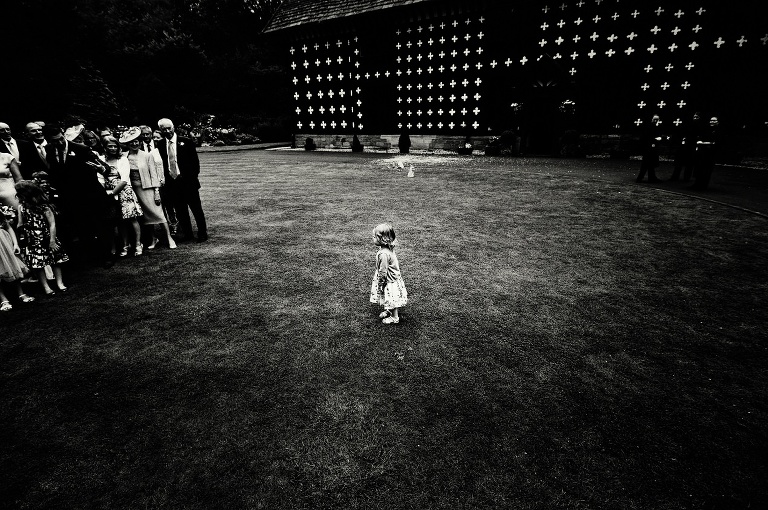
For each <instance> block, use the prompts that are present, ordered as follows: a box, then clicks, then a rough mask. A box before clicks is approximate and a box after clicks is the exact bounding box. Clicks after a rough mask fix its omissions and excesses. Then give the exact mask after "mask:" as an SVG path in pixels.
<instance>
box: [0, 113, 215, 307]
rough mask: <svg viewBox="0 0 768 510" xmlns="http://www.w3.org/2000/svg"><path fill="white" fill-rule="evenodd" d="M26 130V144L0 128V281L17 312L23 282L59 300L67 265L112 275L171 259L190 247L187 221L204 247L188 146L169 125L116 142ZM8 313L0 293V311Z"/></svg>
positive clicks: (49, 127) (129, 133)
mask: <svg viewBox="0 0 768 510" xmlns="http://www.w3.org/2000/svg"><path fill="white" fill-rule="evenodd" d="M25 130H26V134H27V139H26V140H21V139H18V140H17V139H16V138H14V137H13V134H12V131H11V129H10V127H9V126H8V124H5V123H2V122H0V206H1V207H2V212H3V214H1V215H0V229H1V230H2V231H1V232H0V280H2V281H4V282H8V283H10V284H11V285H13V286H14V287H15V290H16V292H17V293H18V295H19V301H20V302H29V301H31V300H33V299H34V298H31V297H30V296H27V295H26V294H25V293H23V291H22V289H21V285H20V280H21V278H23V277H24V276H26V275H28V273H30V272H31V275H30V276H31V277H32V278H33V279H37V280H38V281H39V282H40V284H41V286H42V290H43V292H44V293H45V294H46V295H54V294H55V293H56V291H57V290H58V291H66V290H67V287H66V286H65V285H64V282H63V277H62V273H61V264H63V263H64V262H67V261H69V259H70V257H72V258H73V259H81V260H84V261H95V262H97V263H99V264H102V265H103V266H104V267H111V266H112V265H113V264H114V262H115V261H116V260H117V259H118V258H120V257H126V256H128V255H129V254H132V255H134V256H140V255H142V254H143V253H144V250H152V249H155V247H156V246H158V245H159V244H161V243H162V244H165V245H167V246H168V247H169V248H170V249H175V248H176V246H177V245H176V243H177V242H185V241H191V240H193V239H194V237H193V230H192V221H191V218H190V211H191V212H192V215H193V216H194V218H195V223H196V225H197V238H196V240H197V241H198V242H205V241H207V240H208V230H207V224H206V220H205V214H204V213H203V208H202V204H201V201H200V195H199V189H200V181H199V178H198V176H199V173H200V162H199V159H198V155H197V149H196V147H195V142H194V140H192V139H189V138H185V137H181V136H178V135H177V134H176V132H175V128H174V124H173V122H172V121H171V120H170V119H161V120H160V121H159V122H158V129H157V130H155V131H153V130H152V129H151V128H150V127H149V126H141V127H131V128H128V129H126V130H124V131H123V132H122V133H120V134H119V135H117V136H115V135H113V133H112V132H111V131H110V130H102V131H100V132H99V133H98V134H97V133H95V132H93V131H90V130H86V129H85V128H84V127H83V126H82V125H78V126H71V127H69V128H68V129H67V130H66V131H65V130H63V129H62V128H61V127H60V126H58V125H56V124H51V123H49V124H46V123H43V122H30V123H28V124H27V125H26V129H25ZM156 227H157V228H158V229H159V230H160V231H161V234H162V235H161V237H162V241H160V240H158V239H157V237H156V236H155V233H156V232H155V231H156ZM174 237H175V239H174ZM49 279H51V280H53V281H54V282H55V287H56V288H54V287H53V286H52V284H51V282H49ZM11 308H12V306H11V304H10V301H9V300H8V299H6V296H5V294H3V293H2V289H0V311H6V310H9V309H11Z"/></svg>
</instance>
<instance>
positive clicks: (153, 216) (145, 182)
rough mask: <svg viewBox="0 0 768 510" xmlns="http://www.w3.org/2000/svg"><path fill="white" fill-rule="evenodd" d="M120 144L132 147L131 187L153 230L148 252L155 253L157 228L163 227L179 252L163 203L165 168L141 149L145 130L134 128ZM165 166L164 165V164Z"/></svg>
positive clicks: (130, 165)
mask: <svg viewBox="0 0 768 510" xmlns="http://www.w3.org/2000/svg"><path fill="white" fill-rule="evenodd" d="M120 143H122V144H125V145H126V146H127V147H128V154H127V160H128V165H129V168H130V183H131V187H132V188H133V190H134V192H135V193H136V198H137V199H138V200H139V203H140V204H141V208H142V209H143V211H144V221H143V223H144V225H145V226H147V227H148V228H147V229H148V230H149V229H151V232H150V234H151V236H152V237H151V241H150V244H148V245H147V249H148V250H153V249H154V248H155V246H156V245H157V242H158V240H157V239H156V238H155V232H154V226H155V225H162V227H163V230H164V231H165V237H166V239H167V241H168V247H169V248H171V249H174V248H176V242H175V241H174V240H173V238H172V237H171V231H170V229H169V228H168V222H167V221H166V219H165V214H163V208H162V206H161V201H160V179H161V178H162V175H163V174H162V167H160V169H159V170H158V167H157V164H156V161H155V158H153V157H152V155H151V154H150V153H148V152H145V151H143V150H141V149H140V147H141V129H139V128H138V127H132V128H129V129H127V130H126V131H125V132H124V133H123V135H122V136H121V137H120ZM161 164H162V163H161Z"/></svg>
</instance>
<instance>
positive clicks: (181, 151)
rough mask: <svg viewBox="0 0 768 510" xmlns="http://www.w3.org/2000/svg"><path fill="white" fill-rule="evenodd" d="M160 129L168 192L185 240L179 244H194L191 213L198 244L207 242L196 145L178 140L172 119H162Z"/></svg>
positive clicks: (159, 124)
mask: <svg viewBox="0 0 768 510" xmlns="http://www.w3.org/2000/svg"><path fill="white" fill-rule="evenodd" d="M157 127H158V128H160V132H161V133H162V134H163V140H160V141H159V142H158V143H157V149H158V152H160V157H161V159H162V160H163V170H164V175H165V188H166V192H167V195H168V196H170V197H171V205H172V206H173V208H174V209H175V210H176V218H177V220H178V221H179V228H180V229H181V236H182V237H180V238H179V241H180V242H183V241H190V240H192V221H191V220H190V218H189V211H190V210H191V211H192V214H193V215H194V217H195V223H197V242H199V243H202V242H205V241H207V240H208V227H207V225H206V223H205V214H204V213H203V206H202V204H201V203H200V192H199V191H198V190H199V189H200V181H199V179H198V176H199V175H200V160H199V159H198V157H197V149H195V142H194V141H193V140H192V139H190V138H184V137H181V136H177V135H176V132H175V129H174V126H173V122H172V121H171V120H170V119H160V120H159V121H158V123H157ZM187 208H189V210H187Z"/></svg>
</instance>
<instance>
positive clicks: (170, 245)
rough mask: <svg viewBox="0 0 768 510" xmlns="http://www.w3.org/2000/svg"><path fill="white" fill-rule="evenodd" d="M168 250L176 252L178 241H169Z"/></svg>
mask: <svg viewBox="0 0 768 510" xmlns="http://www.w3.org/2000/svg"><path fill="white" fill-rule="evenodd" d="M168 248H170V249H172V250H175V249H176V241H174V240H173V239H168Z"/></svg>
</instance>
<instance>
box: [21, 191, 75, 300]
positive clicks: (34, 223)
mask: <svg viewBox="0 0 768 510" xmlns="http://www.w3.org/2000/svg"><path fill="white" fill-rule="evenodd" d="M16 194H17V195H18V197H19V219H18V228H20V229H24V234H25V236H26V239H27V242H26V245H25V246H24V248H23V250H22V257H23V258H24V261H25V262H26V264H27V265H28V266H29V267H30V268H31V269H32V270H34V271H35V272H36V273H37V278H38V280H40V285H42V287H43V292H45V295H46V296H53V295H54V294H56V292H55V291H54V290H53V289H52V288H51V287H50V286H49V285H48V278H46V276H45V266H51V268H52V269H53V277H54V279H55V280H56V285H57V286H58V288H59V290H60V291H62V292H66V291H67V287H66V286H65V285H64V281H63V278H62V274H61V264H63V263H64V262H67V261H69V257H68V256H67V254H66V253H65V252H64V250H62V249H61V243H59V240H58V238H57V237H56V218H55V217H54V215H53V211H51V204H50V201H49V200H48V196H47V195H46V194H45V192H43V190H42V189H41V188H40V186H39V185H38V184H37V183H35V182H34V181H19V182H17V183H16Z"/></svg>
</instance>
